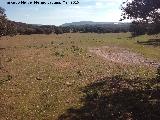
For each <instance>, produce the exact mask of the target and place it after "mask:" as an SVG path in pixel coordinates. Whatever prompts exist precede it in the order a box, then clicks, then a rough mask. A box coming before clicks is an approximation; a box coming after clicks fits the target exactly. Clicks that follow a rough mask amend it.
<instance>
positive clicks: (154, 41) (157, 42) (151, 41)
mask: <svg viewBox="0 0 160 120" xmlns="http://www.w3.org/2000/svg"><path fill="white" fill-rule="evenodd" d="M137 43H139V44H142V45H153V46H160V39H149V40H148V41H143V42H142V41H141V42H139V41H137Z"/></svg>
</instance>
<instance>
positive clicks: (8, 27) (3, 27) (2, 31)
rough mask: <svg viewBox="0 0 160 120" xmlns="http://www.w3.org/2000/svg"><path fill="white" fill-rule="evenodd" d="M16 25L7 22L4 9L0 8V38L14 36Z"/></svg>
mask: <svg viewBox="0 0 160 120" xmlns="http://www.w3.org/2000/svg"><path fill="white" fill-rule="evenodd" d="M16 34H17V31H16V25H15V24H14V22H12V21H10V20H7V18H6V14H5V9H4V8H2V7H0V37H1V36H5V35H10V36H13V35H16Z"/></svg>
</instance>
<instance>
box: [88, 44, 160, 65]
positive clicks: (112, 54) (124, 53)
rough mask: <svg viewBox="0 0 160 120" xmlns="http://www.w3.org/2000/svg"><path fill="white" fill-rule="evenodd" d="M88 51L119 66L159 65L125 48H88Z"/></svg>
mask: <svg viewBox="0 0 160 120" xmlns="http://www.w3.org/2000/svg"><path fill="white" fill-rule="evenodd" d="M89 51H90V52H91V53H94V54H96V55H98V56H101V57H103V58H105V59H106V60H108V61H111V62H115V63H120V64H127V65H146V66H152V67H158V66H159V65H160V63H159V62H157V61H155V60H151V59H148V58H145V57H144V56H143V55H141V54H138V53H134V52H132V51H131V50H129V49H126V48H120V47H115V46H114V47H109V46H103V47H101V48H100V47H99V48H89Z"/></svg>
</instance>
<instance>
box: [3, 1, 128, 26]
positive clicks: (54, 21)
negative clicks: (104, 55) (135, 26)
mask: <svg viewBox="0 0 160 120" xmlns="http://www.w3.org/2000/svg"><path fill="white" fill-rule="evenodd" d="M20 1H21V0H10V1H9V0H0V6H1V7H3V8H5V9H6V15H7V18H8V19H10V20H13V21H17V22H25V23H29V24H43V25H61V24H64V23H70V22H79V21H94V22H118V21H119V19H120V17H121V4H122V2H123V1H125V0H78V1H79V4H70V3H71V1H73V0H65V1H66V2H67V3H68V4H64V3H63V4H59V5H58V4H57V5H55V4H53V5H48V4H47V5H33V4H32V5H21V4H19V5H13V4H10V5H9V4H7V2H20ZM24 1H27V2H29V1H31V2H33V1H39V2H47V3H48V2H62V1H64V0H24ZM127 22H128V21H127Z"/></svg>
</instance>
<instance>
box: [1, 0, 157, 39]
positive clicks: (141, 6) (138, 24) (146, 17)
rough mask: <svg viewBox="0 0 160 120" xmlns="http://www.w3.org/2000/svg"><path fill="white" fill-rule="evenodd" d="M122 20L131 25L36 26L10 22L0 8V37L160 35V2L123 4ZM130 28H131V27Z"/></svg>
mask: <svg viewBox="0 0 160 120" xmlns="http://www.w3.org/2000/svg"><path fill="white" fill-rule="evenodd" d="M121 10H122V18H121V20H120V21H122V20H125V19H131V20H132V23H131V24H124V25H123V24H120V25H119V24H110V25H108V24H96V25H89V24H88V25H70V26H54V25H34V24H26V23H21V22H14V21H11V20H8V19H7V17H6V14H5V9H3V8H2V7H0V36H5V35H11V36H12V35H16V34H20V35H26V34H27V35H30V34H52V33H55V34H63V33H70V32H72V33H75V32H80V33H88V32H91V33H118V32H131V33H132V36H133V37H134V36H137V35H143V34H149V35H151V34H158V33H160V0H132V1H128V0H126V2H123V4H122V6H121ZM129 26H130V27H129Z"/></svg>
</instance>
